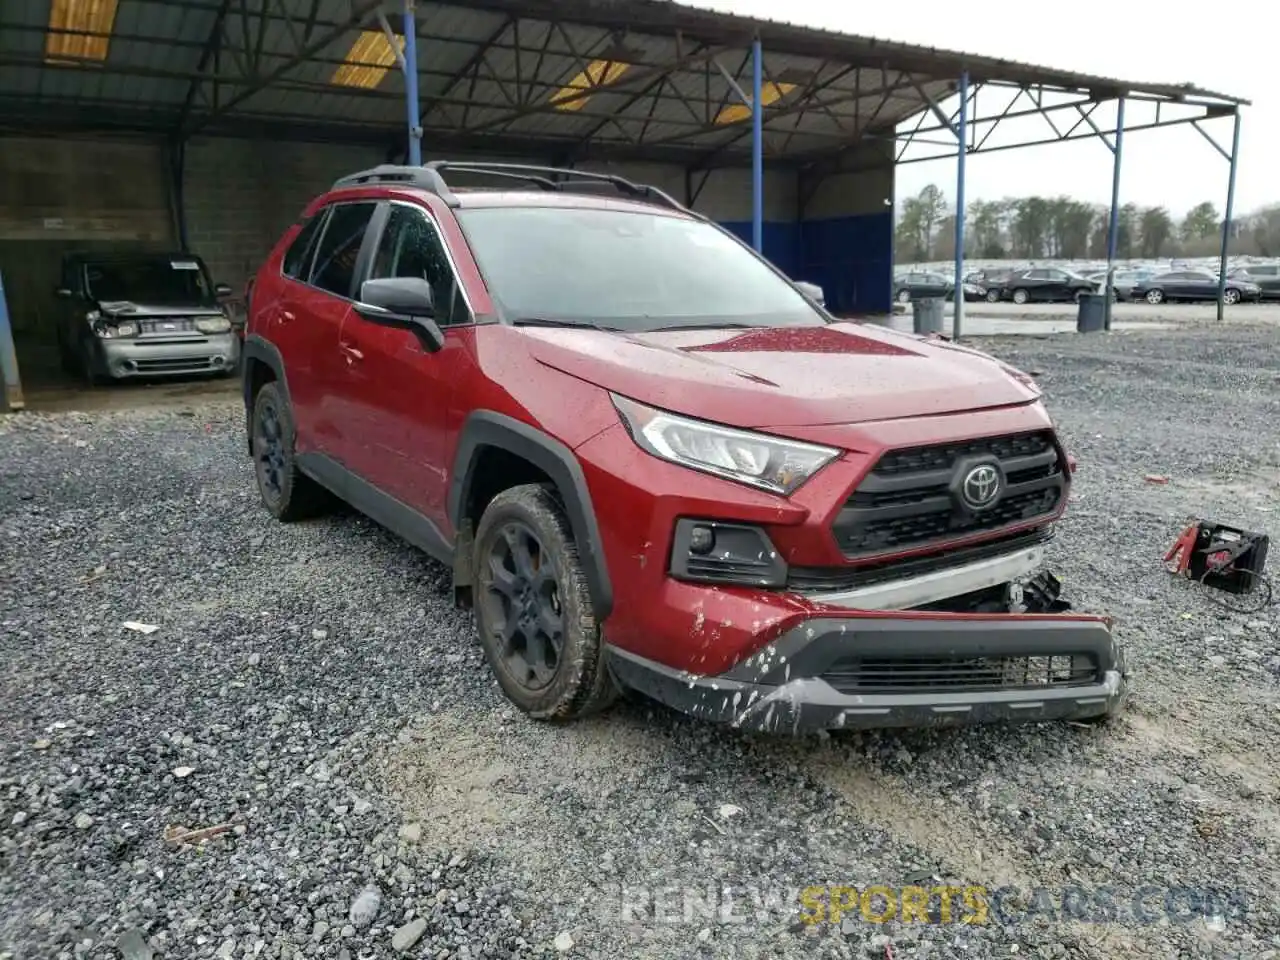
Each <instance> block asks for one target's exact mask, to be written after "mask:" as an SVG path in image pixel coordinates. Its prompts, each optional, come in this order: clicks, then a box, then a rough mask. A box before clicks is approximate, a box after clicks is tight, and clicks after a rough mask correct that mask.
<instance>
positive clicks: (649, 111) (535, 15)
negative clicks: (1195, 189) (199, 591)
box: [0, 0, 1245, 165]
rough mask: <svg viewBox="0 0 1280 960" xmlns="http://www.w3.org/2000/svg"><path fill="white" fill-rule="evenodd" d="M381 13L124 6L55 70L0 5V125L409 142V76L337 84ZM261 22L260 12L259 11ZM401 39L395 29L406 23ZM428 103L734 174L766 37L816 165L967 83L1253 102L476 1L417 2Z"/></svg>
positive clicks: (674, 16) (347, 5) (855, 46)
mask: <svg viewBox="0 0 1280 960" xmlns="http://www.w3.org/2000/svg"><path fill="white" fill-rule="evenodd" d="M379 6H380V4H379V3H378V2H377V0H274V2H272V3H267V4H262V5H259V4H256V3H250V2H249V0H120V2H119V8H118V13H117V16H116V22H115V25H114V29H113V32H112V36H111V42H110V48H109V52H108V55H107V58H106V60H105V62H102V63H95V64H84V65H70V66H69V65H52V64H48V63H45V62H44V59H43V55H44V54H43V51H44V41H45V31H46V25H47V22H48V15H49V8H50V0H25V2H23V3H18V4H4V5H3V7H2V9H0V124H6V125H9V126H21V127H23V128H24V129H25V130H27V131H30V130H31V129H33V125H35V126H36V127H40V126H47V127H49V128H50V129H55V128H60V129H70V128H79V127H84V126H86V125H89V126H101V127H104V128H112V129H115V128H119V129H132V130H140V131H155V132H164V133H166V134H169V135H173V134H181V133H186V134H190V133H194V132H197V131H202V132H221V133H234V132H236V131H237V130H242V129H248V128H253V129H255V130H258V131H264V132H266V133H268V134H274V135H276V136H280V137H289V136H303V137H311V138H315V139H323V138H329V137H332V138H340V139H362V140H368V141H374V142H376V141H381V142H385V143H387V144H388V145H392V144H395V143H396V142H397V141H399V140H402V139H403V137H402V133H401V131H402V127H403V123H404V118H405V101H404V79H403V77H402V76H401V74H400V72H399V71H398V70H397V69H395V68H392V69H391V70H389V71H388V72H387V74H386V76H385V77H384V78H383V79H382V81H381V82H380V83H379V84H378V86H377V88H375V89H373V90H361V89H352V88H348V87H341V86H335V85H334V84H332V83H331V78H332V77H333V74H334V71H335V69H336V68H337V67H338V66H339V65H340V63H341V62H342V60H343V58H344V57H345V56H346V55H347V52H348V50H349V49H350V48H351V45H352V43H353V42H354V41H355V40H356V39H357V37H358V36H359V34H360V31H361V30H370V29H374V30H376V29H379V27H378V21H377V18H376V11H377V9H378V7H379ZM264 11H265V12H264ZM390 26H391V28H392V29H393V30H397V31H398V30H400V29H402V22H401V18H400V17H399V16H396V17H392V18H391V20H390ZM417 36H418V44H417V45H418V63H419V88H420V94H421V106H422V111H423V114H422V125H423V127H424V129H425V136H426V139H427V140H428V141H434V142H436V143H449V144H457V145H462V144H464V143H465V144H472V145H474V146H475V147H477V148H480V149H483V148H484V147H485V146H487V145H491V146H493V147H494V148H495V149H497V148H499V147H500V145H501V144H503V143H510V144H512V145H515V146H519V145H521V144H523V145H525V149H526V150H527V152H545V151H553V152H555V151H573V152H575V153H577V154H578V155H582V154H583V153H584V152H585V153H586V154H588V155H589V154H591V153H592V152H593V151H594V152H595V153H597V154H599V155H600V156H604V155H606V154H609V155H613V154H616V155H618V156H627V155H631V156H636V157H643V156H651V157H653V158H654V159H667V158H672V159H677V158H678V159H681V160H682V162H686V163H690V164H693V165H696V164H698V163H702V162H709V161H714V162H735V161H740V160H741V159H742V158H743V157H745V156H746V155H747V154H748V151H749V146H750V123H749V122H739V123H736V124H717V123H716V122H715V120H716V117H717V115H718V114H720V112H721V110H722V109H723V108H724V107H725V106H726V105H730V104H734V103H737V102H739V100H738V97H737V94H736V93H735V91H734V85H733V84H731V83H730V81H729V80H728V79H727V78H726V74H729V75H732V76H734V77H735V78H736V82H737V84H738V86H739V87H740V88H742V89H744V90H749V87H750V62H749V50H750V43H751V40H752V39H753V38H755V37H757V36H758V37H759V38H760V40H761V44H762V47H763V49H764V69H765V74H766V80H767V81H770V82H778V83H785V84H788V86H787V87H785V88H784V89H785V91H786V92H785V93H784V95H782V96H780V97H779V98H778V99H777V100H776V102H774V103H772V104H770V105H769V106H768V107H767V108H766V110H765V131H766V137H765V150H766V153H767V154H768V155H769V156H770V157H771V158H775V159H778V158H788V157H791V158H801V159H804V160H810V159H813V158H814V157H821V156H822V155H824V154H827V153H835V152H837V151H840V150H845V149H847V148H848V147H849V146H850V145H852V144H854V143H856V142H857V141H858V140H859V139H860V138H863V137H865V136H867V135H870V134H876V135H884V134H889V135H892V133H893V131H894V130H895V128H896V127H897V125H898V124H900V123H901V122H902V121H903V120H905V119H907V118H909V117H912V116H914V115H917V114H920V113H921V111H923V110H926V109H929V106H930V103H929V101H930V100H931V99H932V100H934V101H935V102H936V101H940V100H943V99H945V98H946V97H947V96H949V95H950V94H951V93H952V92H953V91H954V88H955V78H957V77H958V76H959V75H960V73H961V71H962V70H967V71H968V72H969V74H970V77H971V79H972V81H973V82H976V83H996V82H1004V83H1008V84H1024V85H1033V86H1037V87H1043V88H1045V89H1046V90H1050V91H1058V92H1063V91H1080V92H1083V94H1084V95H1085V96H1089V97H1093V98H1095V99H1107V98H1114V97H1116V96H1120V95H1126V96H1141V97H1150V98H1160V99H1167V100H1172V101H1178V102H1192V103H1196V104H1198V105H1200V106H1202V107H1203V109H1204V110H1206V111H1209V112H1212V111H1215V110H1231V109H1234V108H1235V107H1236V106H1237V105H1240V104H1243V103H1245V101H1242V100H1238V99H1236V98H1231V97H1226V96H1224V95H1221V94H1215V93H1212V92H1210V91H1206V90H1201V89H1198V88H1195V87H1193V86H1191V85H1168V84H1137V83H1130V82H1128V81H1123V80H1118V79H1115V78H1106V77H1096V76H1091V75H1087V74H1077V73H1070V72H1064V71H1061V70H1054V69H1049V68H1043V67H1037V66H1034V65H1031V64H1025V63H1017V62H1013V61H1006V60H997V59H994V58H990V57H982V56H979V55H976V54H970V53H962V52H954V51H941V50H934V49H932V48H925V47H917V46H910V45H907V44H898V43H892V42H889V41H884V40H880V39H877V38H872V37H858V36H847V35H842V34H838V33H834V32H831V31H826V30H818V29H814V28H810V27H802V26H797V25H795V24H790V23H785V22H781V21H773V20H761V19H750V18H745V17H740V16H736V15H726V14H723V13H719V12H716V11H710V10H706V9H702V8H698V7H695V6H691V5H687V4H676V3H673V2H671V0H468V2H467V3H465V4H463V3H461V2H458V0H454V2H451V3H427V2H419V3H418V5H417ZM597 59H616V60H625V62H627V63H628V64H629V66H628V67H627V68H626V69H625V70H623V71H622V72H621V74H620V75H619V76H618V77H617V78H616V79H614V80H613V81H612V82H611V83H610V84H609V85H608V86H602V87H599V88H597V89H594V90H592V91H590V94H589V96H588V95H582V96H578V97H577V98H576V99H575V100H574V101H573V102H572V103H571V104H569V106H572V107H573V109H557V108H556V106H555V105H554V104H552V103H551V100H552V98H553V96H558V95H559V94H558V93H557V92H558V91H560V90H562V89H563V88H564V87H565V85H566V84H569V83H570V82H571V81H573V79H574V78H575V77H579V76H581V75H582V74H583V71H584V70H587V69H588V65H589V64H590V63H591V62H592V61H593V60H597Z"/></svg>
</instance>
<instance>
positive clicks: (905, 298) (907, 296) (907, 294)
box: [898, 290, 911, 303]
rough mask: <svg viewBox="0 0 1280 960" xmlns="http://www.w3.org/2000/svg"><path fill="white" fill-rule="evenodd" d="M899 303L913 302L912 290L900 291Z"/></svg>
mask: <svg viewBox="0 0 1280 960" xmlns="http://www.w3.org/2000/svg"><path fill="white" fill-rule="evenodd" d="M898 302H899V303H910V302H911V291H910V290H899V291H898Z"/></svg>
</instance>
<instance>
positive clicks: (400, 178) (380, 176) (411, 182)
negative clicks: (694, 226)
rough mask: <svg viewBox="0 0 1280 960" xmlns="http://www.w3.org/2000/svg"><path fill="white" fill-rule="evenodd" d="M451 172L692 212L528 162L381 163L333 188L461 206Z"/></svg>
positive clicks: (587, 173) (638, 187) (604, 177)
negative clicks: (419, 193)
mask: <svg viewBox="0 0 1280 960" xmlns="http://www.w3.org/2000/svg"><path fill="white" fill-rule="evenodd" d="M448 171H452V172H454V173H463V174H466V173H470V174H476V175H479V176H486V177H495V178H498V179H502V180H519V181H521V182H523V183H527V184H529V185H530V186H534V187H537V188H538V189H539V190H552V191H563V192H567V193H595V194H599V193H605V192H613V193H618V194H621V195H622V196H624V197H627V198H629V199H633V200H641V201H645V202H648V203H656V204H659V205H661V206H664V207H670V208H671V209H673V210H681V211H685V212H688V211H687V209H686V208H685V206H684V205H683V204H681V203H679V202H678V201H676V200H675V199H673V198H672V197H671V196H670V195H669V194H667V193H664V192H663V191H662V190H659V189H658V188H657V187H653V186H649V185H648V184H642V183H634V182H632V181H631V180H628V179H626V178H625V177H619V176H617V175H615V174H611V173H596V172H594V171H592V170H574V169H571V168H565V167H542V166H537V165H533V164H524V163H486V162H484V161H479V160H432V161H430V162H429V163H425V164H423V165H422V166H420V167H412V166H398V165H396V164H381V165H380V166H377V167H372V168H370V169H368V170H361V171H360V172H359V173H353V174H351V175H349V176H346V177H341V178H340V179H338V180H336V181H334V184H333V189H335V190H336V189H338V188H339V187H359V186H364V185H366V184H375V183H400V184H405V185H406V186H413V187H419V188H421V189H423V190H429V191H430V192H432V193H434V194H436V195H437V196H439V197H440V199H442V200H444V202H445V203H447V204H449V205H450V206H457V205H458V198H457V197H456V196H455V195H454V193H453V191H452V190H450V189H449V184H448V183H447V182H446V180H445V173H446V172H448Z"/></svg>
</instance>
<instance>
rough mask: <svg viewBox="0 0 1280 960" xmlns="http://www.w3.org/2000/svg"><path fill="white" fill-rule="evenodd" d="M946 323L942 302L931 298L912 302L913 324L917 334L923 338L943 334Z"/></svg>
mask: <svg viewBox="0 0 1280 960" xmlns="http://www.w3.org/2000/svg"><path fill="white" fill-rule="evenodd" d="M945 322H946V318H945V316H944V314H943V301H942V300H935V299H932V298H930V299H927V300H912V301H911V323H912V326H913V328H914V329H915V332H916V333H918V334H921V335H922V336H927V335H928V334H931V333H942V331H943V329H944V324H945Z"/></svg>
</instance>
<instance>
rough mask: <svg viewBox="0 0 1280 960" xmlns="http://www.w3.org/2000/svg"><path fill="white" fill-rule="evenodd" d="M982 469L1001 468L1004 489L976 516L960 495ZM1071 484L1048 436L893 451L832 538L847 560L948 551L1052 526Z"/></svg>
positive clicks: (840, 519)
mask: <svg viewBox="0 0 1280 960" xmlns="http://www.w3.org/2000/svg"><path fill="white" fill-rule="evenodd" d="M982 465H990V466H994V467H996V468H997V470H998V472H999V474H1000V477H1001V488H1000V493H999V494H998V495H997V496H996V498H995V499H994V500H993V501H992V502H991V503H990V504H989V505H987V506H985V507H982V508H974V507H972V506H970V505H969V504H967V503H966V501H965V499H964V497H963V496H962V492H961V491H962V486H963V483H964V479H965V476H966V475H967V473H968V472H969V471H970V470H971V469H972V468H973V467H975V466H982ZM1067 483H1068V481H1067V474H1066V470H1065V469H1064V464H1063V462H1062V458H1061V457H1060V456H1059V453H1058V447H1057V445H1056V444H1055V443H1054V438H1053V434H1052V432H1050V431H1047V430H1045V431H1038V432H1035V433H1024V434H1017V435H1013V436H1004V437H989V438H984V439H981V440H969V441H963V442H959V443H949V444H937V445H934V446H928V447H915V448H912V449H907V450H893V451H890V452H889V453H886V454H885V455H884V456H883V457H881V458H880V460H879V461H878V462H877V463H876V465H875V467H873V468H872V470H871V472H870V473H868V474H867V476H866V477H864V478H863V480H862V482H861V483H860V484H858V487H857V489H856V490H854V492H853V494H852V495H851V496H850V497H849V499H848V501H847V502H846V503H845V506H844V508H843V509H842V510H841V511H840V514H839V515H838V516H837V518H836V521H835V523H834V525H833V528H832V532H833V533H834V534H835V537H836V541H837V542H838V543H839V545H840V549H841V550H842V551H843V552H844V553H845V555H846V556H848V557H850V558H856V557H863V556H870V555H874V554H878V553H885V552H889V551H893V550H900V549H904V548H914V547H921V546H927V545H929V544H933V543H943V542H946V541H948V540H954V539H957V538H960V537H965V536H970V535H972V534H978V533H986V532H992V531H1000V530H1003V529H1006V528H1009V527H1015V526H1021V525H1025V524H1027V523H1031V522H1035V521H1036V520H1045V519H1048V518H1049V517H1050V516H1052V515H1053V514H1054V513H1055V512H1056V511H1057V510H1058V508H1059V507H1060V506H1061V504H1062V499H1063V497H1064V496H1065V494H1066V490H1067Z"/></svg>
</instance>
